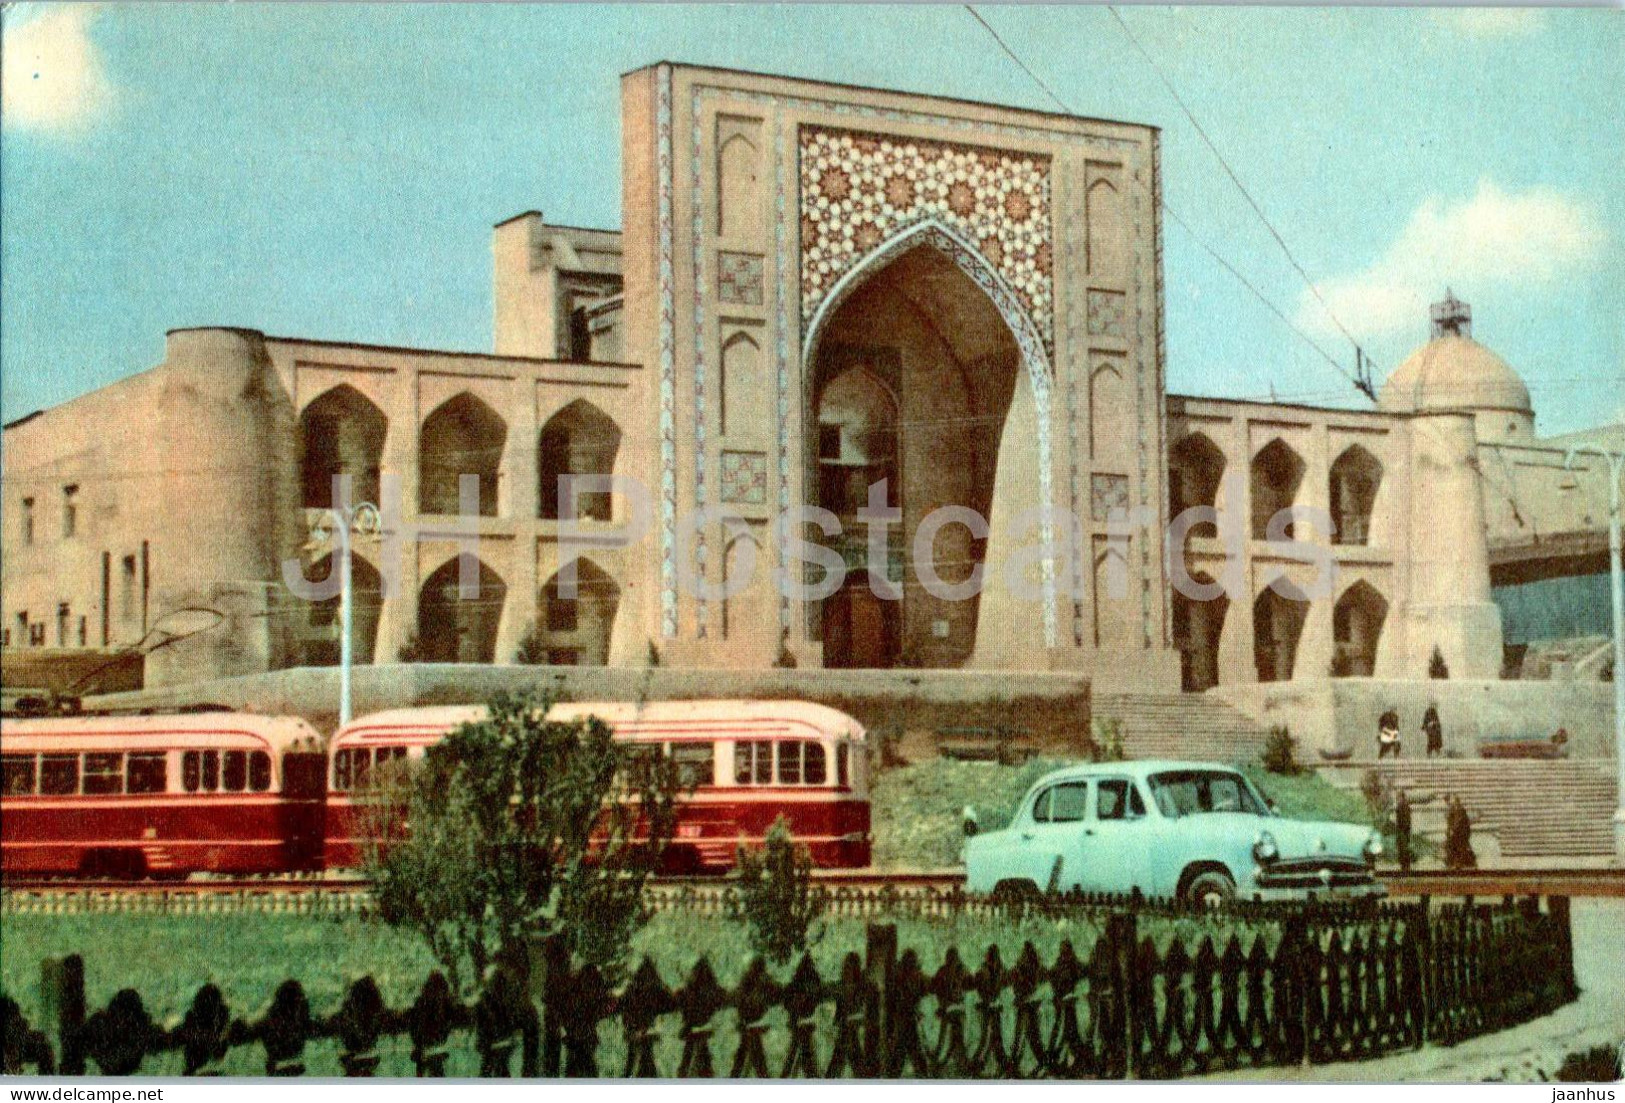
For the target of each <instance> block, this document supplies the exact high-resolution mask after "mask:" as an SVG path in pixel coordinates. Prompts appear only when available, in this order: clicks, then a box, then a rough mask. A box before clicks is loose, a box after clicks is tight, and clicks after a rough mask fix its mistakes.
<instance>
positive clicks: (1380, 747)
mask: <svg viewBox="0 0 1625 1103" xmlns="http://www.w3.org/2000/svg"><path fill="white" fill-rule="evenodd" d="M1389 755H1393V756H1394V757H1395V758H1398V757H1399V713H1398V712H1397V711H1395V710H1394V709H1389V710H1388V711H1387V712H1385V713H1383V714H1382V716H1381V718H1380V719H1378V721H1377V757H1378V758H1379V759H1383V758H1387V757H1388V756H1389Z"/></svg>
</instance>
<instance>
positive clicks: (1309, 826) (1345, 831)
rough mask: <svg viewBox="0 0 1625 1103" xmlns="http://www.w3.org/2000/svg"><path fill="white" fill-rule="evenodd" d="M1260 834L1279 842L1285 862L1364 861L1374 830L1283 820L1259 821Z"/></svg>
mask: <svg viewBox="0 0 1625 1103" xmlns="http://www.w3.org/2000/svg"><path fill="white" fill-rule="evenodd" d="M1258 829H1259V831H1261V832H1263V831H1268V832H1269V833H1270V834H1271V835H1272V836H1273V837H1274V838H1275V846H1276V849H1277V850H1279V851H1280V855H1281V859H1282V860H1283V861H1291V860H1293V859H1295V858H1319V857H1323V856H1324V857H1329V858H1353V859H1356V860H1361V861H1363V860H1364V858H1365V844H1366V842H1367V841H1368V840H1369V839H1370V838H1371V836H1372V835H1373V834H1374V832H1373V831H1372V830H1371V828H1370V827H1367V826H1364V825H1361V824H1357V823H1338V822H1336V821H1333V820H1293V819H1287V818H1285V817H1281V816H1275V817H1269V818H1265V819H1260V820H1259V821H1258Z"/></svg>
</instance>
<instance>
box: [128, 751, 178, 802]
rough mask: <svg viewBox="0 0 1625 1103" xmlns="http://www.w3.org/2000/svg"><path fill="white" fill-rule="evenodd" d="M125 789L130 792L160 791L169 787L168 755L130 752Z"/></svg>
mask: <svg viewBox="0 0 1625 1103" xmlns="http://www.w3.org/2000/svg"><path fill="white" fill-rule="evenodd" d="M126 770H127V773H126V775H125V776H126V778H127V781H126V784H125V789H126V791H127V792H131V793H162V792H166V791H167V790H168V789H169V756H168V755H166V754H164V753H163V752H162V751H159V752H158V753H156V754H132V755H131V756H130V757H129V761H128V763H127V765H126Z"/></svg>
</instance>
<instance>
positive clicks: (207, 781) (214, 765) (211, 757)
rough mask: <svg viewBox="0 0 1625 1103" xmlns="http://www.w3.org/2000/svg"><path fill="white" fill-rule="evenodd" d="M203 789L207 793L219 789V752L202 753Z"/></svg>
mask: <svg viewBox="0 0 1625 1103" xmlns="http://www.w3.org/2000/svg"><path fill="white" fill-rule="evenodd" d="M203 788H204V789H205V790H207V791H208V792H211V793H213V792H217V791H218V790H219V789H220V752H219V751H204V752H203Z"/></svg>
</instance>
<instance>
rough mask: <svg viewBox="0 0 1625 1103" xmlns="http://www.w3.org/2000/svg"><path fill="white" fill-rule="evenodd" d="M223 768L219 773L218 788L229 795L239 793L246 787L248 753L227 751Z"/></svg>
mask: <svg viewBox="0 0 1625 1103" xmlns="http://www.w3.org/2000/svg"><path fill="white" fill-rule="evenodd" d="M225 759H226V761H225V768H224V769H223V770H221V771H220V774H221V777H220V780H221V782H222V783H223V784H222V785H221V786H220V787H221V788H222V789H224V790H226V791H227V792H229V793H241V792H242V791H243V790H244V789H246V788H247V787H248V752H247V751H227V752H226V754H225Z"/></svg>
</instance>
